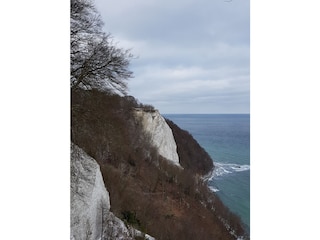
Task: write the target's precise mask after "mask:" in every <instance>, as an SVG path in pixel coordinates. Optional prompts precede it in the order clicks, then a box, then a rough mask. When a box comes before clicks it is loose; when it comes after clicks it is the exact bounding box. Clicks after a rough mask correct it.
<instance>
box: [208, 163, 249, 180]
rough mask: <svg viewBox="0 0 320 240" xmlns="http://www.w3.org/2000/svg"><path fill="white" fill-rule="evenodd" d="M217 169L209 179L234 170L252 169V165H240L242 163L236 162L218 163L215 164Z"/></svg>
mask: <svg viewBox="0 0 320 240" xmlns="http://www.w3.org/2000/svg"><path fill="white" fill-rule="evenodd" d="M214 165H215V169H214V171H213V172H212V175H211V177H210V178H209V180H212V179H213V178H216V177H221V176H224V175H226V174H230V173H234V172H243V171H248V170H250V165H240V164H234V163H218V162H216V163H215V164H214Z"/></svg>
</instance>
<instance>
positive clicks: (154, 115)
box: [135, 108, 181, 167]
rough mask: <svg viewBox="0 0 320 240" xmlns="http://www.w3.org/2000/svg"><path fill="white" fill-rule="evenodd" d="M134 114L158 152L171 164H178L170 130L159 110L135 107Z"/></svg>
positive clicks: (175, 147) (174, 143) (175, 146)
mask: <svg viewBox="0 0 320 240" xmlns="http://www.w3.org/2000/svg"><path fill="white" fill-rule="evenodd" d="M135 116H136V117H137V118H138V119H139V121H141V123H142V125H143V128H144V130H145V132H146V133H148V134H149V136H150V137H151V143H152V144H153V145H154V146H155V147H156V148H157V149H158V153H159V154H160V155H161V156H162V157H164V158H166V159H168V160H169V161H171V162H172V163H173V164H175V165H177V166H180V163H179V156H178V153H177V145H176V142H175V140H174V137H173V133H172V130H171V128H170V127H169V126H168V124H167V123H166V121H165V119H164V118H163V117H162V116H161V114H160V113H159V111H158V110H152V111H145V110H143V109H140V108H136V109H135ZM180 167H181V166H180Z"/></svg>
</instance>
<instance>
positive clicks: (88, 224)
mask: <svg viewBox="0 0 320 240" xmlns="http://www.w3.org/2000/svg"><path fill="white" fill-rule="evenodd" d="M137 236H140V237H145V239H149V240H153V239H154V238H152V237H150V236H148V235H144V234H142V233H141V232H140V231H138V230H135V229H134V228H132V227H127V226H126V225H125V224H124V222H123V221H121V220H120V219H119V218H117V217H116V216H114V214H113V213H112V212H110V200H109V193H108V191H107V190H106V188H105V186H104V182H103V178H102V175H101V172H100V167H99V165H98V163H97V162H96V161H95V160H94V159H93V158H91V157H89V156H88V155H87V154H86V153H85V152H84V151H83V150H82V149H80V148H79V147H78V146H76V145H75V144H73V143H72V144H71V239H72V240H77V239H87V240H91V239H110V240H111V239H135V237H137Z"/></svg>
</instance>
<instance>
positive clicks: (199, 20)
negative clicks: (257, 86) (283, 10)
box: [97, 0, 250, 113]
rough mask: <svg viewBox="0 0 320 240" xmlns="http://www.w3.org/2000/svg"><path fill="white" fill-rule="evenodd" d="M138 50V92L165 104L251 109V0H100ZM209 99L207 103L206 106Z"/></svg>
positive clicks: (119, 33)
mask: <svg viewBox="0 0 320 240" xmlns="http://www.w3.org/2000/svg"><path fill="white" fill-rule="evenodd" d="M97 7H98V10H99V12H100V13H101V15H102V17H103V20H104V21H105V23H106V25H105V29H106V31H108V32H111V33H112V35H113V36H114V37H115V39H116V41H119V46H121V47H124V48H132V52H133V53H134V54H135V55H138V56H139V57H138V59H136V60H133V62H132V65H131V70H132V71H134V75H135V78H134V79H132V80H131V82H130V83H129V87H130V94H132V95H134V96H135V97H137V98H138V99H139V100H141V101H142V102H144V103H149V104H153V105H154V106H155V107H156V108H159V109H160V111H162V112H167V113H169V112H172V113H174V112H177V113H178V112H184V111H187V110H188V112H190V111H191V112H207V113H210V112H211V113H214V112H219V113H223V112H238V113H240V112H249V106H250V103H249V98H250V97H249V95H250V73H249V71H250V67H249V64H250V49H249V48H250V39H249V38H250V34H249V32H250V27H249V25H250V15H249V0H242V1H236V0H234V1H232V2H229V3H228V2H225V1H224V0H198V1H197V0H175V1H172V0H163V1H156V0H131V1H130V0H118V1H116V2H115V1H111V0H97ZM200 105H201V106H200Z"/></svg>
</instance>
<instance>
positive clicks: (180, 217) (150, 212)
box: [71, 90, 244, 240]
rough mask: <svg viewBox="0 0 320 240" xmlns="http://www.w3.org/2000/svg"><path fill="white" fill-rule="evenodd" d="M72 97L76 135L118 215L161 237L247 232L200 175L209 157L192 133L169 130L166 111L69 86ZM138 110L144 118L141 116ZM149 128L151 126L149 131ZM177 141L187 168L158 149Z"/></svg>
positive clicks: (221, 236)
mask: <svg viewBox="0 0 320 240" xmlns="http://www.w3.org/2000/svg"><path fill="white" fill-rule="evenodd" d="M71 97H72V99H71V100H72V101H71V138H72V141H73V142H74V143H75V144H77V145H78V146H79V147H81V148H82V149H83V150H84V151H85V152H86V153H88V155H89V156H91V157H92V158H94V159H95V160H96V161H97V163H98V164H99V165H100V169H101V173H102V176H103V180H104V183H105V186H106V188H107V189H108V191H109V193H110V202H111V210H112V213H113V214H114V215H115V216H117V217H118V218H120V219H122V220H123V221H125V222H126V223H128V224H131V225H132V226H134V227H135V228H136V229H139V230H140V231H143V232H146V233H148V234H150V235H152V236H154V237H155V238H156V239H158V240H161V239H203V240H206V239H208V240H209V239H210V240H211V239H224V240H227V239H235V237H234V235H232V234H230V231H231V230H234V232H235V235H237V236H241V235H243V234H244V231H243V228H242V225H241V222H240V220H239V219H238V218H237V217H236V216H234V214H232V213H231V212H230V211H229V210H228V209H227V208H226V207H225V206H224V205H223V204H222V202H221V201H220V199H219V198H218V196H216V195H215V194H214V193H212V192H211V191H210V190H209V189H208V187H207V185H206V183H205V182H203V181H202V180H201V177H199V175H203V174H205V173H207V172H209V171H211V170H212V160H211V159H210V158H209V159H207V156H206V155H205V154H203V151H202V150H201V148H199V147H196V146H198V145H197V143H196V141H195V140H194V139H193V138H192V137H190V136H189V137H186V136H187V135H185V134H179V132H180V133H184V132H183V131H182V130H181V129H180V130H179V129H178V127H177V126H176V127H171V130H172V133H173V135H172V133H171V134H168V133H164V132H165V131H163V128H164V126H166V124H164V123H163V121H162V120H160V119H161V117H160V116H161V115H160V114H159V115H153V114H152V112H155V111H154V110H152V109H149V108H146V107H144V106H143V105H142V104H140V103H137V101H136V100H135V99H134V98H133V97H120V96H118V95H112V94H108V93H105V92H101V91H97V90H91V91H84V90H77V91H72V94H71ZM137 108H142V109H144V110H143V113H141V114H143V115H145V116H142V117H137V113H136V112H137V110H136V109H137ZM148 112H150V114H149V113H148ZM157 114H158V113H157ZM153 116H154V118H156V116H158V117H159V119H158V120H157V121H158V124H160V125H161V124H162V126H163V127H162V130H161V131H159V130H156V129H153V130H151V129H152V128H153V127H154V128H156V124H153V123H152V121H153V120H154V119H153ZM144 118H146V122H147V124H146V123H145V122H144V121H143V119H144ZM149 121H150V122H149ZM146 126H153V127H150V130H149V132H148V131H146ZM167 126H168V125H167ZM175 128H176V129H175ZM155 131H158V132H159V133H160V132H162V134H164V135H158V136H157V137H156V138H158V139H162V140H163V144H162V145H161V144H160V145H158V146H157V145H156V144H155V142H154V141H153V140H152V134H154V133H155ZM181 131H182V132H181ZM168 132H170V131H168ZM176 132H178V134H176ZM169 135H170V137H169ZM154 136H156V134H154ZM172 136H173V137H174V140H172V139H173V138H172ZM167 137H168V139H167ZM181 138H182V139H181ZM167 140H168V142H171V143H170V144H168V143H166V141H167ZM159 142H161V141H159ZM173 142H176V145H177V150H178V154H179V156H178V157H179V164H180V165H181V166H182V167H183V168H181V167H179V166H178V165H177V164H171V163H172V161H168V159H167V158H166V157H164V156H163V155H164V154H165V153H163V155H162V154H160V152H161V151H160V148H161V147H159V146H166V145H170V146H173V145H174V144H173ZM163 149H166V148H165V147H164V148H163ZM169 149H170V150H168V151H170V152H171V153H172V152H175V150H174V147H173V148H169ZM167 157H168V158H171V159H174V157H169V156H167ZM193 158H194V159H193ZM209 160H210V161H211V165H210V162H209ZM188 161H189V162H188ZM227 226H228V227H227ZM97 231H98V230H97Z"/></svg>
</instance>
